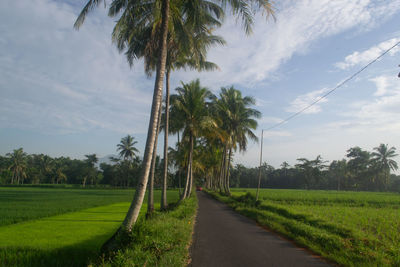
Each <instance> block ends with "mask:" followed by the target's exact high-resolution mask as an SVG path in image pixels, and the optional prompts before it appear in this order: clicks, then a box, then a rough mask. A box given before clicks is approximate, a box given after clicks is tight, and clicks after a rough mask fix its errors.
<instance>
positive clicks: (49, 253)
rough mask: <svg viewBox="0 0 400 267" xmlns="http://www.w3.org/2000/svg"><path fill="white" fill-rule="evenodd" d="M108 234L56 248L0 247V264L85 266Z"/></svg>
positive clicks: (92, 259)
mask: <svg viewBox="0 0 400 267" xmlns="http://www.w3.org/2000/svg"><path fill="white" fill-rule="evenodd" d="M109 236H110V234H107V235H106V234H104V235H98V236H96V237H94V238H91V239H88V240H85V241H83V242H80V243H76V244H74V245H70V246H65V247H62V248H58V249H53V250H51V249H35V248H28V247H4V248H1V247H0V266H18V267H19V266H21V267H22V266H24V267H25V266H32V267H42V266H57V267H64V266H65V267H67V266H68V267H79V266H87V265H88V264H89V263H91V262H93V261H95V260H96V259H97V258H98V257H99V252H100V246H101V244H102V243H103V242H104V241H105V240H107V238H108V237H109Z"/></svg>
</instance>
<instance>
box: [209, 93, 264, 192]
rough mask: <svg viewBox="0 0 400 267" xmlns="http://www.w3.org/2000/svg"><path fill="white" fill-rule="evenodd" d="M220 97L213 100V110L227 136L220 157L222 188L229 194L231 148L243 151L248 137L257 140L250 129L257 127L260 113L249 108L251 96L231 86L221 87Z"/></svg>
mask: <svg viewBox="0 0 400 267" xmlns="http://www.w3.org/2000/svg"><path fill="white" fill-rule="evenodd" d="M219 96H220V98H219V99H215V100H214V105H215V110H216V111H215V112H216V114H217V116H219V117H220V121H221V122H222V124H221V128H223V129H224V130H225V131H226V133H227V136H228V138H226V140H225V142H224V152H223V155H222V156H223V159H222V170H221V175H222V177H223V178H222V181H223V185H224V190H225V192H226V193H228V194H230V190H229V170H230V165H231V158H232V150H235V151H236V150H238V149H239V151H245V150H246V149H247V142H248V138H250V139H252V140H254V141H257V140H258V138H257V136H256V135H255V134H254V133H253V131H252V130H255V129H256V128H257V121H256V120H255V119H256V118H259V117H260V116H261V113H260V112H259V111H258V110H256V109H253V108H251V107H250V106H251V105H254V104H255V100H254V98H252V97H249V96H246V97H243V96H242V93H241V92H240V91H239V90H237V89H235V88H234V87H233V86H231V87H230V88H224V87H223V88H221V93H220V94H219Z"/></svg>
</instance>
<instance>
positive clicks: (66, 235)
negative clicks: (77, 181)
mask: <svg viewBox="0 0 400 267" xmlns="http://www.w3.org/2000/svg"><path fill="white" fill-rule="evenodd" d="M0 190H1V191H0V192H1V194H0V196H1V210H0V211H1V213H0V216H1V218H2V221H1V222H2V224H1V226H0V266H84V265H86V264H87V263H88V262H89V261H93V260H96V258H97V257H98V253H99V249H100V247H101V245H102V244H103V243H104V242H105V241H106V240H107V239H108V238H109V237H110V236H112V235H113V233H115V231H116V230H117V229H118V227H119V226H120V225H121V222H122V220H123V219H124V217H125V214H126V211H127V210H128V208H129V202H130V201H131V199H132V195H133V190H107V189H106V190H99V189H51V188H25V187H24V188H16V187H12V188H0ZM155 195H156V199H160V195H161V194H160V191H155ZM168 198H169V199H171V200H172V201H177V200H178V198H179V196H178V192H177V191H168ZM89 207H92V208H89ZM159 207H160V205H159V202H157V203H156V208H157V209H158V208H159ZM145 209H146V207H143V209H142V211H141V215H140V217H144V216H143V214H142V213H143V212H144V211H145ZM71 211H75V212H71ZM55 214H58V215H56V216H54V215H55ZM15 222H19V223H15ZM143 225H146V222H143Z"/></svg>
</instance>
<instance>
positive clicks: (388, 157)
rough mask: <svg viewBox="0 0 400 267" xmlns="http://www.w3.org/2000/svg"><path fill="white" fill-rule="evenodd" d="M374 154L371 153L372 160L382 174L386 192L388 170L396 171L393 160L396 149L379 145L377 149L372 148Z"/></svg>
mask: <svg viewBox="0 0 400 267" xmlns="http://www.w3.org/2000/svg"><path fill="white" fill-rule="evenodd" d="M374 150H375V151H374V152H372V153H371V154H372V156H373V160H374V161H375V162H376V163H377V166H378V168H379V169H380V171H381V172H382V173H383V177H384V185H385V189H386V190H387V186H388V184H389V176H390V170H392V171H395V170H397V169H398V165H397V162H396V161H395V160H393V158H394V157H397V156H398V154H396V148H395V147H391V148H388V145H387V144H386V145H385V144H380V145H379V146H378V147H374Z"/></svg>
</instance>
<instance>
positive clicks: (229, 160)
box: [225, 148, 232, 195]
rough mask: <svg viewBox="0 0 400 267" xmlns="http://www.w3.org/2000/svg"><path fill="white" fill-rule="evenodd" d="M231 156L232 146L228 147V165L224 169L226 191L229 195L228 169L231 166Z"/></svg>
mask: <svg viewBox="0 0 400 267" xmlns="http://www.w3.org/2000/svg"><path fill="white" fill-rule="evenodd" d="M231 157H232V148H229V156H228V167H227V170H226V183H225V184H226V193H227V194H228V195H231V190H230V188H229V170H230V167H231Z"/></svg>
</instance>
